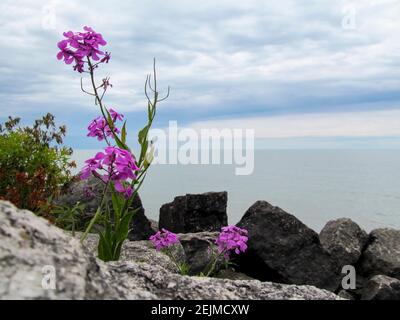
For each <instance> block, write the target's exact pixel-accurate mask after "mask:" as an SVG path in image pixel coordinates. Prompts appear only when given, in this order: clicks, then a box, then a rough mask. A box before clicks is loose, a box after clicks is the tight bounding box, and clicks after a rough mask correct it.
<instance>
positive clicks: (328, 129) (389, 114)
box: [190, 110, 400, 139]
mask: <svg viewBox="0 0 400 320" xmlns="http://www.w3.org/2000/svg"><path fill="white" fill-rule="evenodd" d="M190 127H191V128H193V129H196V130H201V129H214V128H215V129H219V130H222V129H226V128H228V129H254V130H255V136H256V138H259V139H264V138H304V137H312V138H316V137H318V138H320V137H369V138H371V137H385V136H388V137H400V110H385V111H371V112H340V113H315V114H314V113H313V114H298V115H288V116H276V117H257V118H241V119H231V120H229V119H227V120H222V121H205V122H197V123H192V124H190Z"/></svg>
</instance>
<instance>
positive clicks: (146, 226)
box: [0, 182, 400, 300]
mask: <svg viewBox="0 0 400 320" xmlns="http://www.w3.org/2000/svg"><path fill="white" fill-rule="evenodd" d="M81 187H82V185H81V182H77V183H76V184H75V185H72V186H71V187H70V189H69V190H67V191H66V193H65V195H64V196H62V197H60V199H59V200H58V201H59V202H60V203H63V204H69V203H72V202H74V201H75V202H76V201H86V203H87V204H88V206H87V213H88V214H90V212H91V210H92V208H95V207H96V201H95V199H92V200H88V199H84V198H83V193H82V192H81ZM227 201H228V196H227V194H226V192H216V193H206V194H201V195H186V196H180V197H177V198H175V200H174V201H172V202H171V203H168V204H165V205H164V206H162V208H161V209H160V220H159V221H160V222H159V225H158V224H157V223H155V222H151V221H150V220H148V219H147V218H146V216H145V212H144V209H143V208H142V210H141V211H140V213H139V218H138V219H136V221H134V222H133V224H132V226H131V234H130V240H131V241H127V242H126V243H125V244H124V247H123V250H122V257H121V260H120V261H119V262H112V263H104V262H102V261H99V260H98V259H97V258H96V249H95V248H96V245H97V236H96V235H94V234H92V235H90V237H89V239H88V240H87V242H86V243H85V244H84V245H83V246H82V245H81V244H80V242H79V241H78V240H77V239H76V237H75V238H74V237H72V236H71V235H70V234H69V233H68V232H66V231H63V230H61V229H59V228H56V227H55V226H53V225H51V224H50V223H49V222H47V221H46V220H44V219H41V218H38V217H37V216H35V215H34V214H33V213H31V212H29V211H24V210H19V209H17V208H15V207H14V206H13V205H11V204H10V203H7V202H0V275H1V277H0V299H196V300H197V299H216V300H220V299H259V300H264V299H266V300H268V299H304V300H309V299H316V300H332V299H342V298H343V299H357V300H358V299H365V300H387V299H390V300H400V280H399V279H400V231H399V230H393V229H377V230H374V231H372V232H371V233H370V234H369V235H368V234H367V233H366V232H365V231H363V230H362V229H361V228H360V227H359V226H358V225H357V224H356V223H355V222H353V221H351V220H350V219H338V220H335V221H330V222H328V223H327V225H326V226H325V228H324V229H323V230H322V231H321V233H320V234H317V233H316V232H314V231H313V230H311V229H310V228H308V227H307V226H306V225H304V224H303V223H302V222H301V221H300V220H298V219H297V218H296V217H295V216H293V215H291V214H289V213H287V212H285V211H284V210H282V209H280V208H278V207H275V206H273V205H271V204H269V203H268V202H265V201H258V202H256V203H255V204H254V205H253V206H251V207H250V208H249V209H248V211H247V212H246V213H245V214H244V216H243V218H242V220H241V221H240V222H239V223H238V224H237V225H238V226H239V227H241V228H245V229H247V230H248V233H249V242H248V246H249V247H248V250H247V251H246V252H245V253H244V254H242V255H240V256H239V257H238V258H236V259H235V260H234V261H233V262H234V267H232V268H229V269H227V270H223V269H221V270H219V272H218V273H217V275H216V277H214V278H205V277H197V276H195V275H197V274H198V273H199V272H200V271H201V270H202V269H203V268H204V266H206V265H207V264H208V263H209V261H210V259H211V254H212V252H213V250H215V249H216V247H215V244H214V242H215V239H216V238H217V235H218V231H220V229H221V227H223V226H226V225H227V223H228V217H227V212H226V207H227ZM135 205H136V206H137V207H142V205H141V202H140V199H138V202H137V203H136V204H135ZM134 220H135V219H134ZM157 227H159V228H166V229H168V230H170V231H173V232H176V233H178V237H179V240H180V243H179V245H178V246H177V247H176V249H175V250H176V251H177V254H176V256H177V257H178V259H180V260H181V261H182V262H185V263H187V264H188V265H189V267H190V270H189V275H190V276H182V275H180V274H178V270H177V269H176V266H175V264H174V263H172V261H171V260H170V258H169V257H168V256H166V255H165V254H163V253H160V252H157V251H156V250H155V249H154V247H153V246H152V245H151V243H150V242H149V241H148V237H149V235H151V234H152V233H154V232H156V230H155V229H156V228H157ZM44 266H54V268H55V270H56V284H57V285H56V289H55V290H46V289H43V286H42V281H43V273H42V271H43V270H42V268H43V267H44ZM344 266H353V267H354V269H355V271H356V287H355V288H350V289H348V288H347V290H344V289H343V286H342V281H343V278H344V277H345V276H346V274H343V273H342V271H343V270H342V269H343V267H344Z"/></svg>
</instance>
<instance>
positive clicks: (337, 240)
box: [319, 218, 368, 267]
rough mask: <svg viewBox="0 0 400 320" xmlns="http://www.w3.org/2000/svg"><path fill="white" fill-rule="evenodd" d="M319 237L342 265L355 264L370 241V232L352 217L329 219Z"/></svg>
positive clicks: (325, 247)
mask: <svg viewBox="0 0 400 320" xmlns="http://www.w3.org/2000/svg"><path fill="white" fill-rule="evenodd" d="M319 239H320V241H321V244H322V246H323V247H324V249H325V250H326V251H328V252H329V253H330V254H331V256H332V257H333V258H335V259H337V261H338V263H339V265H340V266H342V267H343V266H346V265H354V264H356V263H357V261H358V260H359V259H360V257H361V254H362V251H363V250H364V247H365V245H366V244H367V241H368V234H367V233H366V232H365V231H364V230H362V229H361V228H360V227H359V226H358V224H357V223H355V222H354V221H352V220H351V219H344V218H343V219H338V220H333V221H329V222H328V223H327V224H326V226H325V227H324V228H323V229H322V231H321V233H320V235H319Z"/></svg>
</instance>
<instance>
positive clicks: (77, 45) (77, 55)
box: [57, 27, 111, 73]
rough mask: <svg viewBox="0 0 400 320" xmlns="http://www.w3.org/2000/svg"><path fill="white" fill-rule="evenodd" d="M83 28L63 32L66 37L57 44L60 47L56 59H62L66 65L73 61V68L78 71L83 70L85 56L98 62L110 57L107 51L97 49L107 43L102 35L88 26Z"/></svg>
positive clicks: (107, 59)
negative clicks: (81, 30)
mask: <svg viewBox="0 0 400 320" xmlns="http://www.w3.org/2000/svg"><path fill="white" fill-rule="evenodd" d="M83 30H84V32H72V31H68V32H64V34H63V35H64V37H65V38H66V39H64V40H62V41H60V42H59V43H58V44H57V46H58V48H59V49H60V52H59V53H58V54H57V59H58V60H64V62H65V63H66V64H68V65H69V64H71V63H72V62H74V61H75V65H74V70H75V71H78V72H79V73H82V72H84V71H85V68H84V66H85V61H84V59H85V58H91V59H93V61H99V63H104V62H105V63H108V62H109V61H110V58H111V55H110V54H109V53H108V52H106V53H104V52H103V51H101V50H100V49H99V48H100V46H105V45H106V44H107V42H106V41H105V40H104V39H103V36H102V35H101V34H99V33H97V32H95V31H94V30H93V29H92V28H90V27H84V28H83Z"/></svg>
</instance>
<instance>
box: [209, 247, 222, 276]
mask: <svg viewBox="0 0 400 320" xmlns="http://www.w3.org/2000/svg"><path fill="white" fill-rule="evenodd" d="M224 253H225V252H224V251H222V252H221V253H220V254H218V255H217V256H216V257H215V259H214V261H213V263H212V264H211V267H210V269H209V270H208V272H207V273H206V275H205V276H206V277H209V276H210V275H211V274H212V273H213V272H214V270H215V267H216V265H217V262H218V260H219V258H220V257H222V256H223V255H224ZM209 265H210V264H209ZM207 267H208V266H207ZM206 270H207V269H206Z"/></svg>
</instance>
